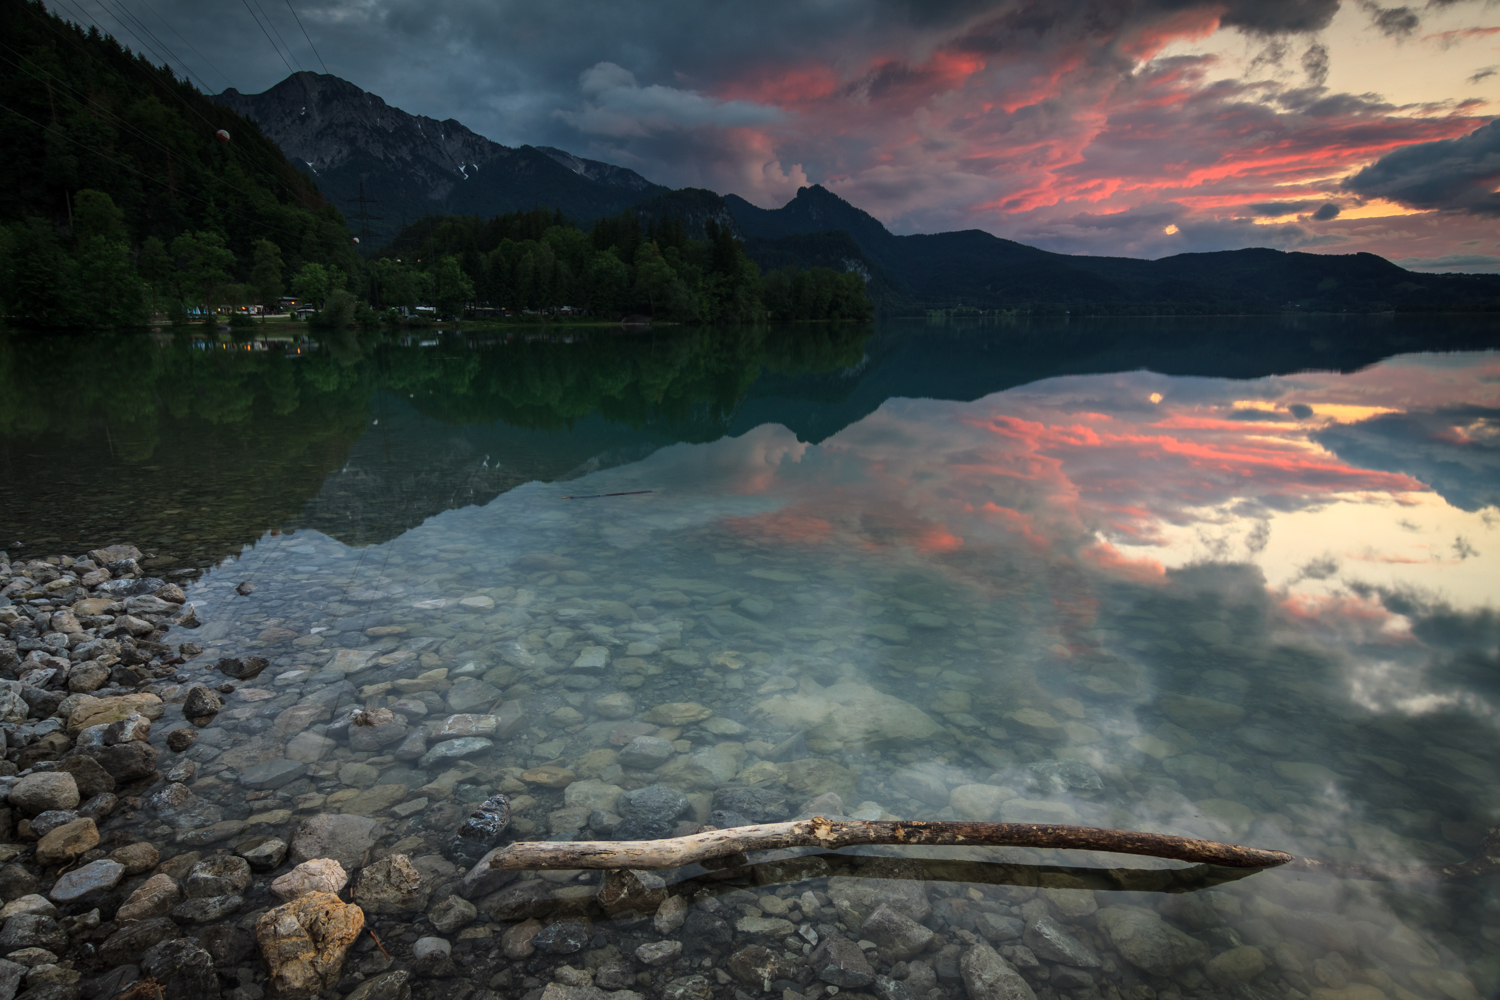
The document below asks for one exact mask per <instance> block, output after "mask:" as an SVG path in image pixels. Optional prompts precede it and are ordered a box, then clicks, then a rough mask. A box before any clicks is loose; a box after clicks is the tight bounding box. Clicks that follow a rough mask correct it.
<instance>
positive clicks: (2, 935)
mask: <svg viewBox="0 0 1500 1000" xmlns="http://www.w3.org/2000/svg"><path fill="white" fill-rule="evenodd" d="M22 948H46V949H47V950H48V951H50V952H52V953H53V954H54V955H61V954H62V953H63V952H65V951H67V949H68V935H67V934H66V933H65V932H64V931H63V929H62V925H61V924H59V923H58V922H57V921H56V920H53V919H52V918H51V917H48V916H43V915H42V914H40V913H17V914H16V915H15V916H13V917H11V918H9V919H8V920H6V921H5V926H4V927H0V951H3V952H5V953H6V954H7V955H8V954H10V953H11V952H13V951H20V950H21V949H22Z"/></svg>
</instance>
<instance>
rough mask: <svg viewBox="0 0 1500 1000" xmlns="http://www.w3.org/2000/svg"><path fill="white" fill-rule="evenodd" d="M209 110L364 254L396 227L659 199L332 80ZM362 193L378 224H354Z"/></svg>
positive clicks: (647, 187) (560, 156)
mask: <svg viewBox="0 0 1500 1000" xmlns="http://www.w3.org/2000/svg"><path fill="white" fill-rule="evenodd" d="M214 100H216V101H218V102H219V103H220V104H222V105H224V106H225V107H228V108H231V109H233V110H234V111H237V112H239V113H240V114H242V115H244V116H245V117H246V118H249V119H250V120H251V121H254V122H255V123H256V124H257V125H258V126H260V129H261V131H262V132H263V133H265V134H266V135H267V136H269V137H270V138H271V139H272V140H273V141H274V142H275V143H276V144H277V145H278V146H280V147H281V149H282V151H283V152H285V153H286V155H287V156H288V157H289V158H290V159H291V160H292V161H293V162H295V163H296V164H298V165H299V166H301V167H303V168H305V169H306V170H307V171H308V172H309V173H311V174H312V175H313V176H314V177H315V178H316V179H317V183H318V187H319V188H320V189H321V190H322V192H323V193H324V194H325V195H326V196H327V197H328V199H329V200H330V201H331V202H333V203H334V204H335V205H337V206H338V207H339V208H340V209H342V210H343V212H344V214H345V215H346V216H347V217H348V219H349V222H350V228H351V229H353V230H354V231H355V232H359V231H360V229H361V228H362V226H365V225H367V226H368V232H369V234H370V236H371V237H373V238H372V239H368V240H366V242H367V243H369V244H372V245H379V244H381V243H384V242H386V240H388V239H390V238H391V237H392V236H394V235H395V234H396V233H397V232H398V231H399V230H400V229H401V223H402V220H403V218H404V219H406V220H407V221H411V220H414V219H418V218H421V217H423V216H426V215H475V214H477V215H479V216H480V217H482V218H490V217H491V216H495V215H501V214H503V213H505V212H515V211H525V210H528V209H532V208H536V207H546V208H552V209H560V210H561V211H562V212H563V213H564V214H565V215H567V216H569V217H570V218H575V219H580V220H585V221H591V220H593V219H595V218H598V217H600V216H605V215H614V214H618V213H619V212H622V211H624V210H625V209H627V208H629V207H630V206H631V205H634V204H635V203H637V202H639V201H641V200H642V199H645V198H650V197H652V196H655V195H659V194H665V193H666V192H667V191H668V189H667V188H665V187H662V186H661V185H659V184H653V183H651V182H650V181H648V180H646V178H644V177H642V176H641V175H640V174H638V173H636V172H635V171H633V170H627V169H625V168H624V167H617V166H614V165H613V164H609V163H602V162H600V161H598V160H586V159H583V158H582V157H577V156H573V155H572V154H571V153H567V152H564V151H563V150H560V149H554V148H552V147H550V146H544V147H535V146H521V147H519V148H515V149H513V148H511V147H509V146H502V145H500V144H499V143H497V142H491V141H490V140H489V139H486V138H485V137H484V136H482V135H479V134H478V133H476V132H474V131H472V130H471V129H469V128H467V127H465V126H464V125H463V124H461V123H459V122H456V121H454V120H453V119H451V118H450V119H447V120H444V121H438V120H436V119H434V118H426V117H422V116H419V115H412V114H408V113H407V112H405V111H402V110H401V109H400V108H393V107H391V106H390V105H388V104H386V103H385V101H383V100H381V99H380V98H379V97H377V96H376V95H374V94H371V93H367V92H366V91H364V90H361V89H360V88H359V87H357V86H355V85H354V84H352V83H350V82H348V81H347V80H342V79H340V78H338V77H336V76H330V75H326V74H320V73H294V74H293V75H291V76H289V77H287V78H286V79H285V80H282V81H281V82H280V83H278V84H277V85H276V86H274V87H272V88H271V89H270V90H267V91H265V92H264V93H261V94H241V93H240V92H239V91H237V90H234V89H232V88H231V89H229V90H226V91H224V92H223V93H222V94H219V95H218V96H217V97H215V98H214ZM361 184H363V185H364V194H365V197H366V198H373V199H375V204H372V205H368V206H367V211H368V214H369V215H374V216H379V217H380V218H379V219H378V220H374V221H369V222H368V223H362V222H361V221H360V218H359V215H360V208H359V205H357V204H355V203H354V202H353V199H355V198H357V197H358V196H359V191H360V185H361Z"/></svg>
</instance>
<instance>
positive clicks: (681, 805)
mask: <svg viewBox="0 0 1500 1000" xmlns="http://www.w3.org/2000/svg"><path fill="white" fill-rule="evenodd" d="M687 805H688V800H687V796H686V795H683V794H682V793H681V792H679V791H678V790H677V789H675V788H672V787H670V786H668V785H647V786H646V787H645V788H636V789H633V790H632V791H628V792H626V793H624V794H623V795H621V796H620V797H619V799H618V800H616V803H615V808H616V809H618V810H619V811H620V815H621V816H624V817H625V818H626V819H642V820H658V821H660V822H671V821H672V820H674V819H676V818H677V817H678V816H679V815H681V814H682V811H683V810H684V809H686V808H687ZM615 839H617V840H618V839H621V838H618V837H617V838H615Z"/></svg>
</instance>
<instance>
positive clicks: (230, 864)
mask: <svg viewBox="0 0 1500 1000" xmlns="http://www.w3.org/2000/svg"><path fill="white" fill-rule="evenodd" d="M249 885H250V863H249V862H248V861H246V860H245V859H244V858H241V857H237V856H235V855H233V854H216V855H214V856H213V857H211V858H205V859H204V860H202V861H200V862H198V863H197V864H196V865H194V866H193V867H192V869H191V870H190V871H189V872H188V876H187V879H186V880H185V881H184V883H183V890H184V892H185V894H186V895H187V898H188V899H205V898H208V897H210V896H237V895H239V894H240V893H242V892H244V891H245V889H246V888H248V887H249Z"/></svg>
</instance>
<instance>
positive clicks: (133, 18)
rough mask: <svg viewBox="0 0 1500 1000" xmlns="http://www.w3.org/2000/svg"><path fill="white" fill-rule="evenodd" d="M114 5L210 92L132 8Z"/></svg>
mask: <svg viewBox="0 0 1500 1000" xmlns="http://www.w3.org/2000/svg"><path fill="white" fill-rule="evenodd" d="M100 3H101V4H102V3H104V0H100ZM114 4H115V6H116V7H118V8H120V10H122V11H123V12H124V13H125V16H126V17H128V18H130V20H131V22H132V23H133V24H134V25H135V26H136V27H138V28H140V29H141V30H142V31H144V32H145V33H146V37H147V38H150V39H151V40H152V41H153V42H155V43H156V44H157V46H158V47H159V48H161V49H162V50H163V51H165V52H166V53H167V55H169V56H171V57H172V58H173V59H175V60H176V61H177V62H178V63H179V64H180V65H181V66H182V68H183V70H184V71H185V72H186V73H187V75H188V76H190V77H192V78H193V82H194V83H196V84H197V85H198V86H199V87H200V88H202V89H203V91H204V92H205V93H207V92H208V84H206V83H204V82H203V78H202V77H200V76H198V74H196V73H194V72H193V71H192V69H191V68H190V67H189V66H188V63H187V60H186V59H184V58H182V57H181V56H179V55H178V54H177V53H175V52H173V51H172V48H171V46H169V45H167V43H166V42H163V41H162V40H161V39H160V38H157V37H156V33H155V32H154V31H152V30H151V29H150V28H148V27H146V24H145V22H144V21H142V20H141V19H140V18H138V17H136V16H135V14H134V13H132V12H131V10H130V8H129V7H126V6H125V4H124V3H123V2H122V0H114Z"/></svg>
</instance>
